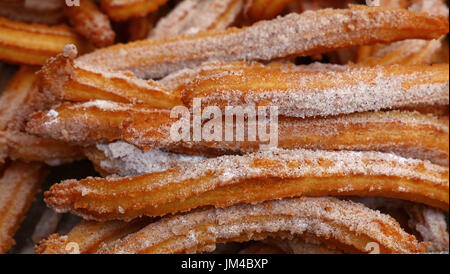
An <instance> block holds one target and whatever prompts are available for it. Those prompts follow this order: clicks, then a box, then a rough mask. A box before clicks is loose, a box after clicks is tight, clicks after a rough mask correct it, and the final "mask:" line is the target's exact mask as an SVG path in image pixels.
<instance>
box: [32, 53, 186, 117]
mask: <svg viewBox="0 0 450 274" xmlns="http://www.w3.org/2000/svg"><path fill="white" fill-rule="evenodd" d="M76 54H77V52H76V49H74V48H73V47H71V46H67V47H66V48H65V52H64V53H62V54H59V55H58V56H56V57H55V58H51V59H49V60H48V61H47V62H46V64H45V65H44V66H43V68H42V69H41V70H40V71H39V73H38V74H39V87H40V88H41V90H42V91H43V92H44V93H46V94H49V95H51V96H54V97H56V98H57V100H64V101H78V102H80V101H81V102H83V101H90V100H95V99H103V100H110V101H116V102H126V103H144V104H146V105H148V106H151V107H160V108H171V107H173V106H176V105H180V104H181V98H180V95H179V93H178V94H177V93H174V92H171V91H169V90H167V89H165V88H164V87H163V86H161V85H160V84H158V83H157V82H155V81H153V80H148V81H146V80H142V79H138V78H136V77H135V76H134V75H133V74H131V73H127V72H109V71H104V70H99V69H97V68H96V67H93V66H90V65H86V64H79V63H75V64H74V62H73V58H74V57H75V56H76Z"/></svg>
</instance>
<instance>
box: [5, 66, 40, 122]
mask: <svg viewBox="0 0 450 274" xmlns="http://www.w3.org/2000/svg"><path fill="white" fill-rule="evenodd" d="M36 71H37V68H36V67H31V66H21V67H20V69H19V70H18V71H17V72H16V73H15V74H14V75H13V77H12V78H11V80H10V81H9V83H8V85H7V87H6V88H5V90H4V91H3V92H2V93H1V96H0V130H6V129H10V130H21V129H23V126H24V121H25V120H26V118H27V116H28V115H29V114H31V113H33V112H34V111H36V110H39V109H40V108H41V107H43V104H44V102H43V100H41V99H43V98H42V96H41V95H40V94H39V93H38V90H37V88H36V86H35V81H36V75H35V73H36Z"/></svg>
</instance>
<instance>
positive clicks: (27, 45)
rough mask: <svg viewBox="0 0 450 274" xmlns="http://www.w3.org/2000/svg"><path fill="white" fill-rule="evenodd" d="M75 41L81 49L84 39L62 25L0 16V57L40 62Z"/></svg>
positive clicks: (19, 61)
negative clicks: (34, 22) (28, 22)
mask: <svg viewBox="0 0 450 274" xmlns="http://www.w3.org/2000/svg"><path fill="white" fill-rule="evenodd" d="M67 44H75V45H76V46H77V47H78V49H79V50H80V51H81V52H86V51H87V50H88V48H89V47H88V45H87V44H86V42H85V41H84V40H83V39H82V38H81V37H79V36H78V35H77V34H76V33H74V32H73V31H72V30H71V29H70V28H68V27H67V26H65V25H58V26H47V25H40V24H26V23H22V22H18V21H12V20H9V19H6V18H4V17H0V60H3V61H6V62H10V63H15V64H17V63H18V64H28V65H43V64H44V62H45V60H46V59H47V58H49V57H52V56H55V55H56V54H58V53H60V52H62V51H63V49H64V46H65V45H67Z"/></svg>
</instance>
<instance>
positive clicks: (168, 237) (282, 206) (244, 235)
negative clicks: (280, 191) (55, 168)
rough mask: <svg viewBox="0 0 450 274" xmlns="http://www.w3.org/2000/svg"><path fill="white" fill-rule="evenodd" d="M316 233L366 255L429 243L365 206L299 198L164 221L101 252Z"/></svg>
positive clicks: (200, 247) (208, 247)
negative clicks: (373, 250) (370, 251)
mask: <svg viewBox="0 0 450 274" xmlns="http://www.w3.org/2000/svg"><path fill="white" fill-rule="evenodd" d="M293 235H294V236H300V237H301V236H303V235H305V236H308V235H313V236H314V237H316V238H318V239H320V240H321V241H322V242H324V243H325V244H327V245H329V246H336V247H339V248H340V249H342V250H345V251H349V252H361V253H366V252H367V249H366V247H367V246H371V245H376V246H377V247H379V251H380V253H416V252H423V251H424V250H425V248H426V245H424V244H419V243H417V240H416V239H415V238H414V236H412V235H409V234H407V233H406V232H404V231H403V230H402V229H401V228H400V226H399V225H398V223H397V222H396V221H395V220H393V219H392V218H390V217H389V216H387V215H383V214H381V213H379V212H377V211H373V210H370V209H368V208H366V207H364V206H362V205H361V204H356V203H353V202H345V201H339V200H336V199H333V198H297V199H283V200H277V201H269V202H264V203H262V204H256V205H237V206H232V207H229V208H224V209H206V210H202V211H194V212H190V213H187V214H184V215H178V216H174V217H167V218H163V219H161V220H159V221H157V222H154V223H151V224H149V225H148V226H147V227H145V228H143V229H141V230H140V231H138V232H136V233H134V234H130V235H128V236H126V237H125V238H123V239H120V240H116V241H114V242H111V243H109V244H107V245H105V246H103V247H102V248H100V249H99V250H98V253H194V252H203V251H213V250H214V249H215V247H216V243H221V242H232V241H235V242H244V241H249V240H262V239H265V238H267V237H273V236H275V237H281V238H285V237H289V236H293Z"/></svg>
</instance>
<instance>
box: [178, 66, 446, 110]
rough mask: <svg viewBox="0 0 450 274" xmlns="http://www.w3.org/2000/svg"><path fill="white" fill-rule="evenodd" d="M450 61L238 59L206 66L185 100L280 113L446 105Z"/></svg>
mask: <svg viewBox="0 0 450 274" xmlns="http://www.w3.org/2000/svg"><path fill="white" fill-rule="evenodd" d="M448 69H449V68H448V65H435V66H422V65H415V66H398V65H392V66H376V67H370V68H368V67H364V66H338V65H324V64H313V65H309V66H295V65H291V64H272V65H268V66H264V65H261V64H259V63H253V64H250V63H245V62H235V63H227V64H220V63H215V64H213V65H210V66H208V65H206V66H205V68H204V69H203V70H201V72H200V73H199V74H198V75H196V76H194V79H193V80H192V81H191V82H189V83H188V84H186V85H184V86H181V87H180V90H181V91H182V97H183V98H182V99H183V102H184V103H185V104H186V105H187V106H189V107H192V105H193V99H194V98H195V99H201V103H202V106H204V107H206V106H218V107H220V108H221V109H222V110H225V107H226V106H239V105H247V104H250V105H256V106H277V107H278V112H279V114H280V115H285V116H293V117H311V116H327V115H337V114H345V113H352V112H362V111H373V110H381V109H392V108H399V107H407V106H414V105H420V104H428V105H433V104H438V105H448V103H449V99H448V96H449V76H448V75H449V70H448Z"/></svg>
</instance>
